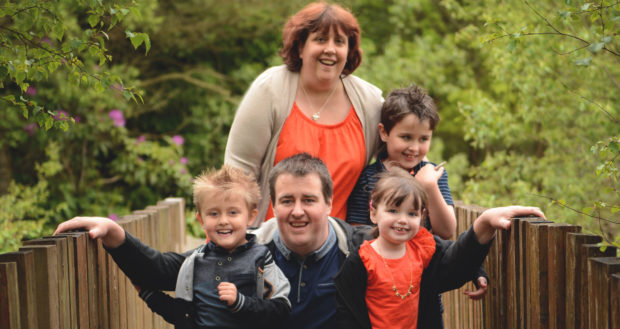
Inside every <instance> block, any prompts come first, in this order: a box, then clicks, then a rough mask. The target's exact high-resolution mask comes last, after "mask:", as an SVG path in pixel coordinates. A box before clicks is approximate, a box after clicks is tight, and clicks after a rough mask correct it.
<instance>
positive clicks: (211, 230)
mask: <svg viewBox="0 0 620 329" xmlns="http://www.w3.org/2000/svg"><path fill="white" fill-rule="evenodd" d="M259 197H260V193H259V191H258V185H257V184H256V180H255V179H254V178H253V177H252V176H250V175H248V174H246V173H244V172H243V171H242V170H240V169H237V168H233V167H230V166H226V165H225V166H223V167H222V168H221V169H219V170H211V171H207V172H205V173H203V174H202V175H200V176H198V177H196V178H195V180H194V203H195V204H196V210H197V211H196V218H197V219H198V221H199V222H200V225H201V226H202V228H203V229H204V230H205V233H206V234H207V237H208V238H209V242H207V243H206V244H204V245H202V246H200V247H198V248H196V249H195V250H192V251H188V252H186V253H183V254H177V253H172V252H167V253H161V252H159V251H157V250H155V249H152V248H151V247H149V246H147V245H145V244H143V243H141V242H140V241H139V240H138V239H137V238H135V237H133V236H132V235H131V234H129V233H127V232H124V234H125V236H124V239H123V238H122V236H120V235H122V234H123V233H122V228H120V226H118V224H116V223H115V222H113V221H110V220H108V219H105V218H86V217H83V218H81V219H77V221H78V222H77V223H76V222H75V221H74V222H73V223H72V224H71V225H77V226H78V227H81V228H86V229H89V230H91V232H92V231H97V230H99V231H105V234H103V240H104V241H103V244H104V246H106V249H107V250H108V252H109V253H110V255H111V256H112V258H113V259H114V261H115V262H116V263H117V264H118V265H119V267H120V268H121V269H122V270H123V272H124V273H125V274H126V275H127V276H128V277H129V278H130V279H131V280H132V282H133V283H134V284H135V285H136V286H137V287H138V286H139V287H138V289H139V290H140V293H139V295H140V297H141V298H142V299H143V300H144V301H145V302H146V303H147V305H148V306H149V307H150V308H151V309H152V310H153V311H154V312H155V313H157V314H159V315H161V316H162V317H163V318H164V319H165V320H166V321H168V322H170V323H173V324H174V325H175V328H250V327H251V328H272V327H274V326H275V327H278V326H279V323H280V322H281V321H283V320H284V319H286V318H288V315H289V313H290V309H291V304H290V302H289V300H288V293H289V291H290V285H289V282H288V280H287V279H286V277H285V276H284V274H283V273H282V271H281V270H280V269H279V268H278V266H277V265H276V264H275V262H274V260H273V257H272V255H271V253H270V252H269V249H267V247H265V246H263V245H260V244H258V243H256V237H255V236H254V235H253V234H248V233H247V232H246V230H247V227H248V223H251V222H253V220H254V218H255V217H256V215H257V213H258V210H257V204H258V200H259ZM59 229H60V226H59ZM119 230H120V231H119ZM119 232H120V233H119ZM119 236H120V239H119ZM91 237H95V236H93V235H92V234H91ZM108 238H109V240H106V239H108ZM175 283H176V285H175ZM140 287H141V288H140ZM164 287H165V288H164ZM155 289H164V290H173V289H174V290H175V298H172V297H171V296H169V295H167V294H165V293H163V292H161V291H159V290H155Z"/></svg>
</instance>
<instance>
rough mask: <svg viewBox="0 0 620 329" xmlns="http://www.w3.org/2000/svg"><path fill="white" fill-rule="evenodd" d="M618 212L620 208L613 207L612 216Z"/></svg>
mask: <svg viewBox="0 0 620 329" xmlns="http://www.w3.org/2000/svg"><path fill="white" fill-rule="evenodd" d="M618 211H620V206H613V207H611V213H612V214H615V213H617V212H618Z"/></svg>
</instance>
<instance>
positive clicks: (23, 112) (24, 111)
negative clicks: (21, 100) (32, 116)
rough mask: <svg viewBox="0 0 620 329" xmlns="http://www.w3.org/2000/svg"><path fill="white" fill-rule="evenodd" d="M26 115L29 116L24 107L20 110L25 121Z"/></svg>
mask: <svg viewBox="0 0 620 329" xmlns="http://www.w3.org/2000/svg"><path fill="white" fill-rule="evenodd" d="M28 114H29V112H28V108H25V107H24V108H23V109H22V115H23V116H24V118H25V119H26V120H28Z"/></svg>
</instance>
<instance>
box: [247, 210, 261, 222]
mask: <svg viewBox="0 0 620 329" xmlns="http://www.w3.org/2000/svg"><path fill="white" fill-rule="evenodd" d="M256 216H258V209H257V208H254V209H252V211H250V214H249V216H248V222H247V226H251V225H252V224H254V222H255V221H256Z"/></svg>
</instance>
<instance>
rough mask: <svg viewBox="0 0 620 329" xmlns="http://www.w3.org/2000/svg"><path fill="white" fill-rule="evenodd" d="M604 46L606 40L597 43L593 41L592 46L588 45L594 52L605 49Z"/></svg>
mask: <svg viewBox="0 0 620 329" xmlns="http://www.w3.org/2000/svg"><path fill="white" fill-rule="evenodd" d="M603 47H605V43H604V42H597V43H593V44H591V45H590V47H588V49H589V50H590V51H591V52H593V53H597V52H599V51H600V50H601V49H603Z"/></svg>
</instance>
